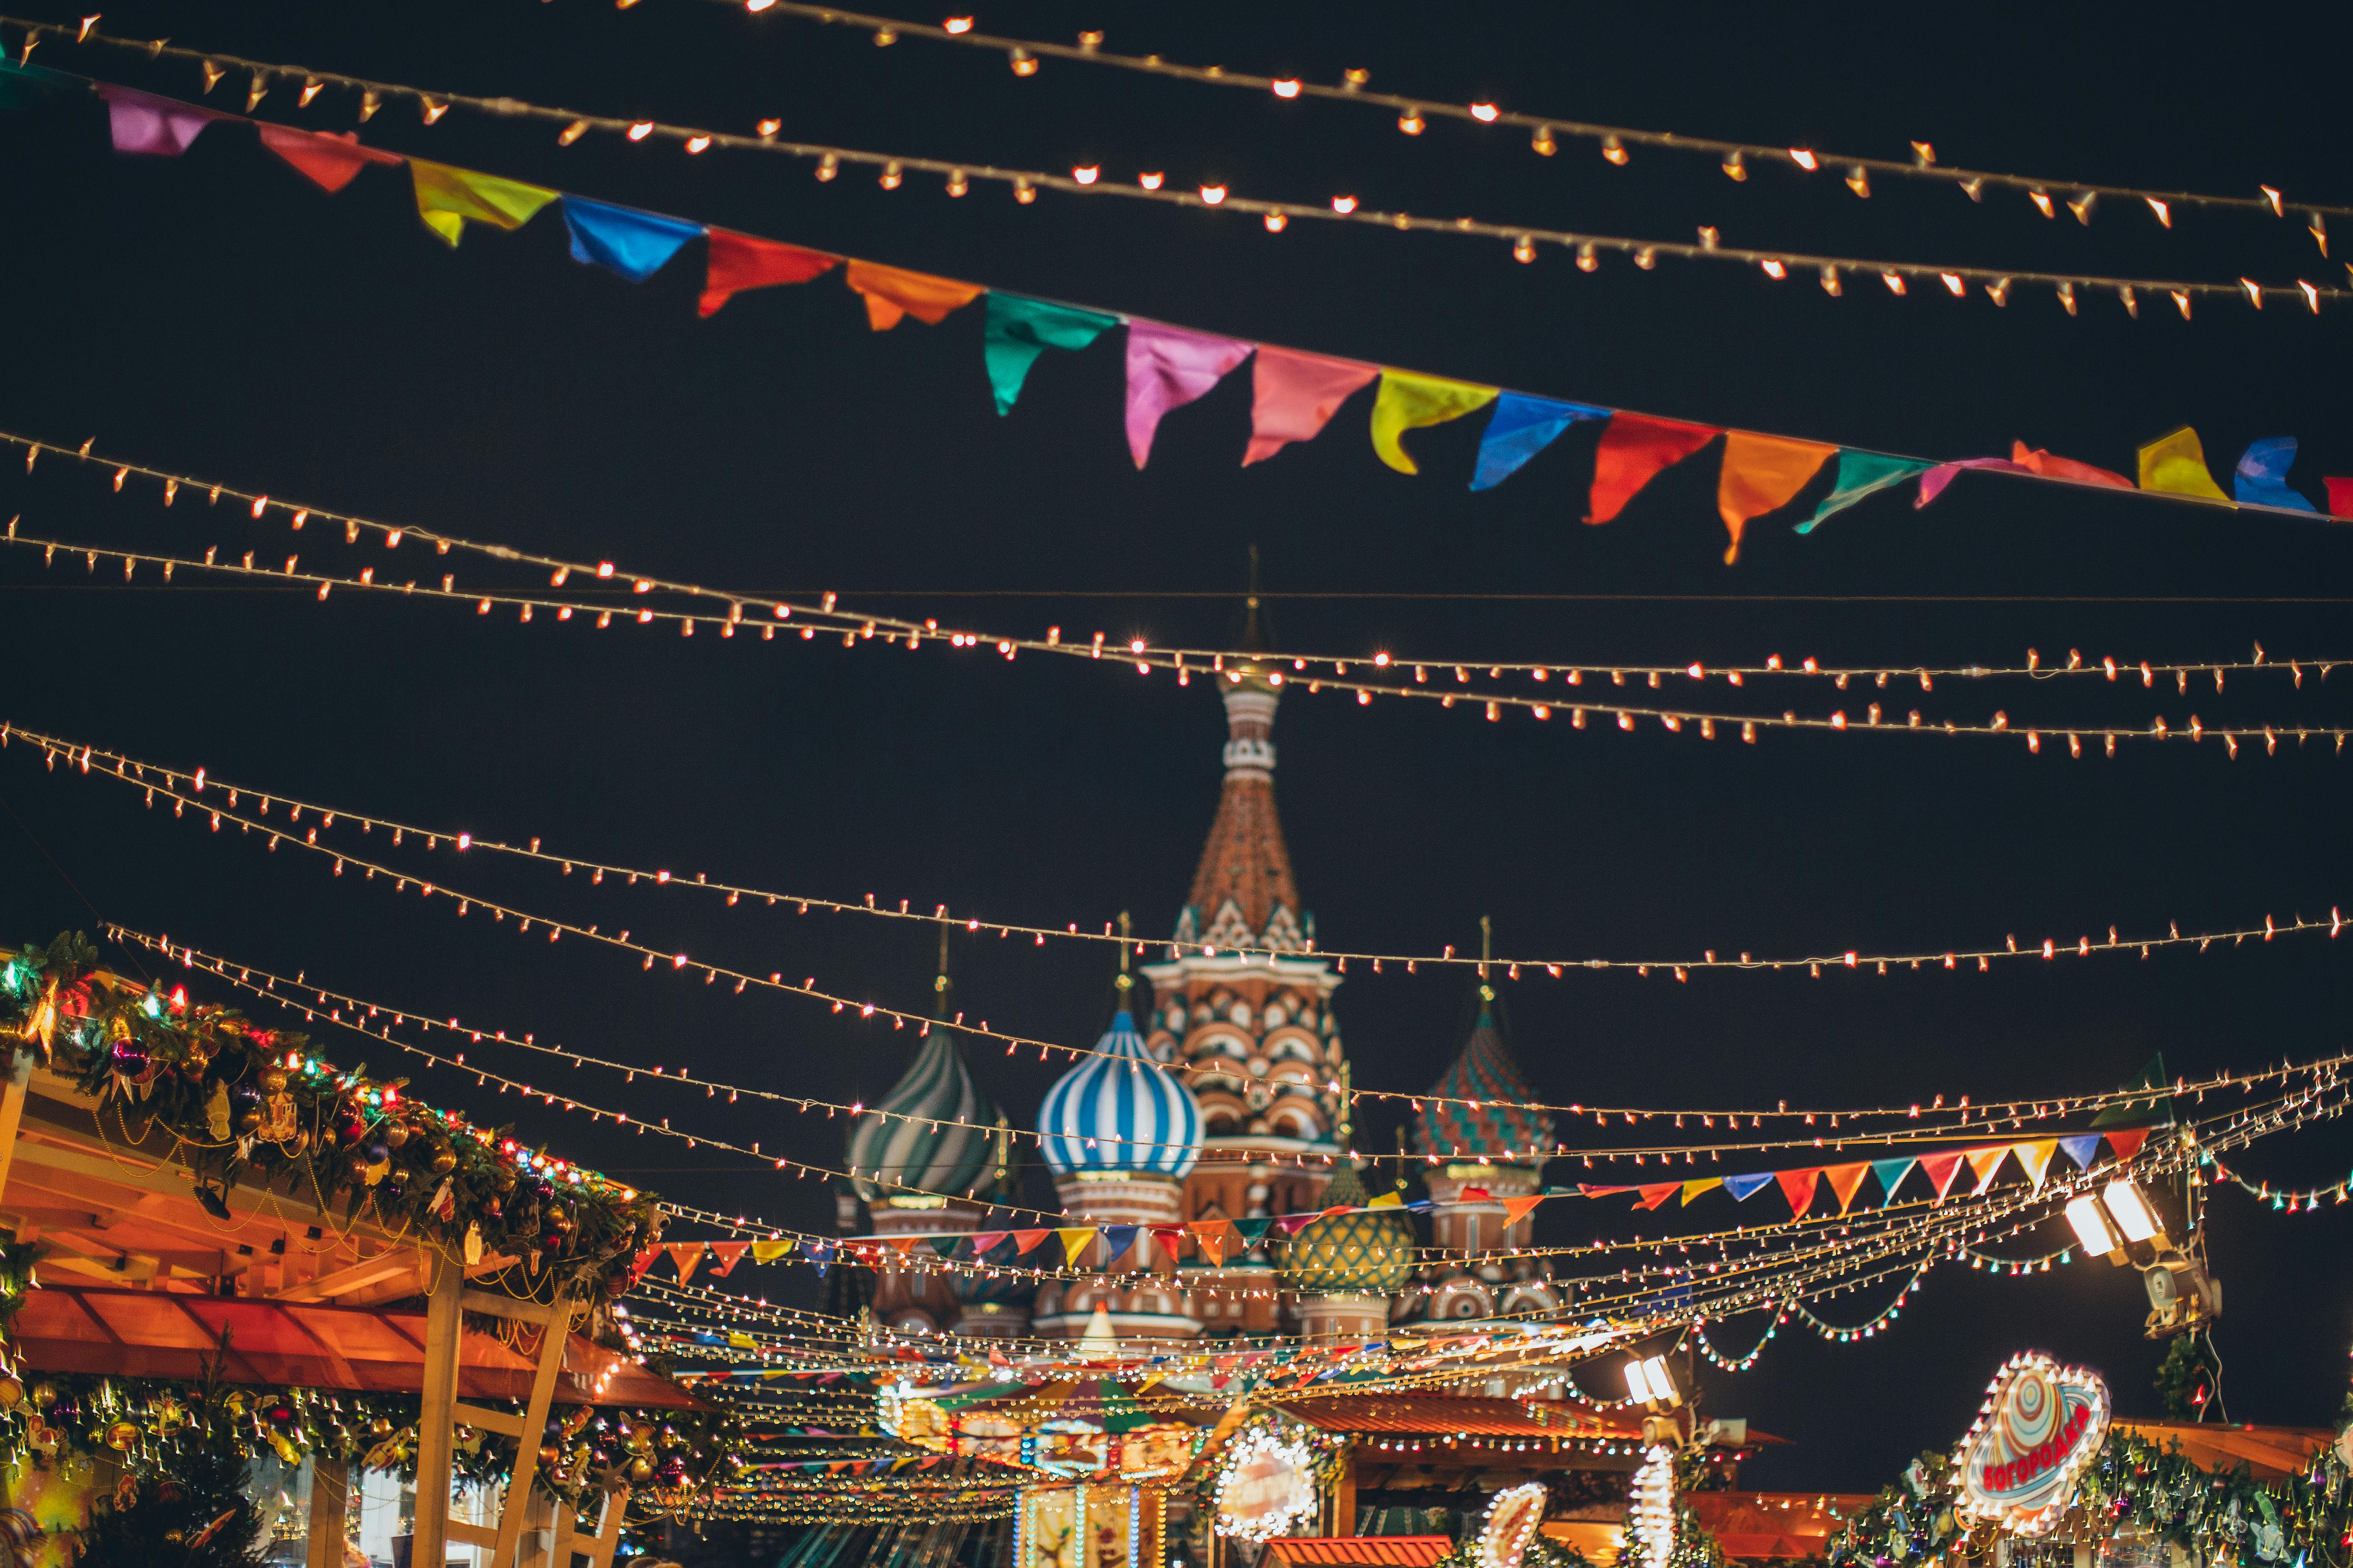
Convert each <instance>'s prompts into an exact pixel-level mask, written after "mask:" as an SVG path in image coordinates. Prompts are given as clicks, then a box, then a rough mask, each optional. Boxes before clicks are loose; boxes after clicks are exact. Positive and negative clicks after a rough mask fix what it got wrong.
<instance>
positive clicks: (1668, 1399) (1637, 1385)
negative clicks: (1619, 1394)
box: [1626, 1355, 1683, 1410]
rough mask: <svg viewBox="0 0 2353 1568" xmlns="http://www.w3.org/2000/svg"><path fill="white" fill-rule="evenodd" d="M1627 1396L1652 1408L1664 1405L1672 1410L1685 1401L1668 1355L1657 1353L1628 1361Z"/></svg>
mask: <svg viewBox="0 0 2353 1568" xmlns="http://www.w3.org/2000/svg"><path fill="white" fill-rule="evenodd" d="M1626 1396H1627V1397H1628V1398H1630V1399H1632V1400H1634V1401H1636V1402H1637V1403H1639V1404H1641V1405H1643V1406H1645V1407H1647V1408H1649V1409H1652V1410H1655V1409H1657V1408H1658V1407H1659V1406H1660V1405H1665V1406H1667V1407H1668V1408H1669V1409H1670V1410H1672V1409H1673V1408H1674V1407H1675V1406H1677V1405H1681V1404H1682V1403H1683V1395H1682V1394H1679V1393H1677V1392H1676V1390H1675V1380H1674V1376H1673V1374H1672V1373H1670V1372H1668V1371H1667V1360H1666V1357H1664V1356H1655V1355H1654V1356H1651V1357H1649V1358H1647V1359H1641V1358H1638V1359H1636V1360H1633V1361H1630V1362H1628V1363H1626Z"/></svg>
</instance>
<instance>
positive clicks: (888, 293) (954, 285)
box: [842, 261, 986, 332]
mask: <svg viewBox="0 0 2353 1568" xmlns="http://www.w3.org/2000/svg"><path fill="white" fill-rule="evenodd" d="M842 279H843V281H845V282H847V283H848V284H849V286H850V287H851V288H852V289H857V290H858V291H859V292H860V294H863V295H864V296H866V320H867V321H869V322H870V323H871V325H872V326H873V328H874V330H875V331H878V332H887V331H890V330H891V329H892V328H893V327H895V326H897V325H898V324H899V320H900V318H901V317H902V316H913V317H914V318H915V320H917V321H927V322H929V323H931V324H932V325H933V326H938V325H939V324H940V323H941V322H942V321H945V320H947V315H948V312H949V311H951V310H960V309H962V308H963V307H964V306H966V305H969V304H971V303H972V302H973V301H974V300H977V299H979V298H980V297H981V295H982V294H983V293H984V292H985V291H986V290H984V289H982V288H981V286H980V285H979V284H977V283H959V282H957V281H956V280H955V279H953V278H934V277H932V276H931V275H930V274H929V273H925V272H902V271H901V270H900V269H899V268H895V267H877V266H875V265H874V263H872V262H871V261H853V262H851V263H850V264H849V266H848V267H845V268H842Z"/></svg>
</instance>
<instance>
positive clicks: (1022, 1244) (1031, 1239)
mask: <svg viewBox="0 0 2353 1568" xmlns="http://www.w3.org/2000/svg"><path fill="white" fill-rule="evenodd" d="M1053 1234H1054V1233H1053V1232H1052V1231H1050V1230H1017V1231H1015V1232H1014V1233H1013V1244H1014V1246H1015V1247H1018V1248H1019V1249H1020V1250H1019V1251H1018V1252H1016V1253H1015V1254H1014V1256H1015V1257H1016V1258H1027V1257H1029V1254H1031V1253H1033V1252H1035V1251H1037V1250H1038V1244H1039V1242H1041V1241H1043V1240H1045V1239H1046V1238H1047V1237H1050V1236H1051V1235H1053Z"/></svg>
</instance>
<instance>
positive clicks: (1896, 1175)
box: [1871, 1160, 1919, 1205]
mask: <svg viewBox="0 0 2353 1568" xmlns="http://www.w3.org/2000/svg"><path fill="white" fill-rule="evenodd" d="M1918 1163H1919V1162H1918V1161H1916V1160H1873V1162H1872V1163H1871V1173H1872V1174H1873V1175H1874V1176H1877V1177H1878V1178H1879V1201H1880V1203H1881V1204H1882V1205H1887V1204H1892V1203H1894V1201H1895V1189H1896V1188H1898V1187H1900V1186H1902V1185H1903V1184H1904V1178H1905V1177H1906V1176H1908V1175H1910V1174H1911V1173H1912V1167H1913V1166H1914V1165H1916V1164H1918Z"/></svg>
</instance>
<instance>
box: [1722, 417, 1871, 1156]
mask: <svg viewBox="0 0 2353 1568" xmlns="http://www.w3.org/2000/svg"><path fill="white" fill-rule="evenodd" d="M1837 452H1838V448H1837V447H1826V446H1824V445H1822V444H1821V443H1820V442H1819V441H1797V440H1792V439H1790V438H1789V437H1787V436H1759V435H1757V433H1756V432H1754V431H1751V430H1733V431H1728V432H1726V433H1725V437H1724V468H1723V470H1722V472H1721V474H1720V475H1719V476H1718V477H1717V479H1716V482H1715V510H1716V512H1717V514H1718V515H1719V516H1721V517H1722V518H1723V519H1724V527H1725V531H1726V532H1728V533H1730V534H1731V535H1732V543H1731V545H1730V547H1729V548H1727V549H1726V550H1725V552H1724V563H1725V565H1727V566H1729V565H1731V564H1732V563H1734V562H1735V561H1737V560H1738V559H1740V531H1741V530H1742V529H1743V528H1745V527H1746V526H1747V523H1748V520H1749V519H1750V518H1752V517H1762V516H1764V515H1765V514H1766V513H1767V512H1768V511H1775V510H1779V509H1780V508H1782V507H1785V506H1787V505H1788V504H1789V502H1790V500H1792V499H1794V498H1795V497H1796V495H1797V493H1798V492H1799V490H1801V489H1805V488H1806V481H1807V480H1809V479H1812V478H1813V477H1814V475H1815V474H1817V473H1819V472H1820V470H1821V466H1822V465H1823V464H1824V463H1827V462H1829V461H1830V460H1831V458H1832V457H1834V456H1836V455H1837ZM1856 1179H1857V1180H1858V1181H1859V1180H1861V1178H1860V1177H1857V1178H1856Z"/></svg>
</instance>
